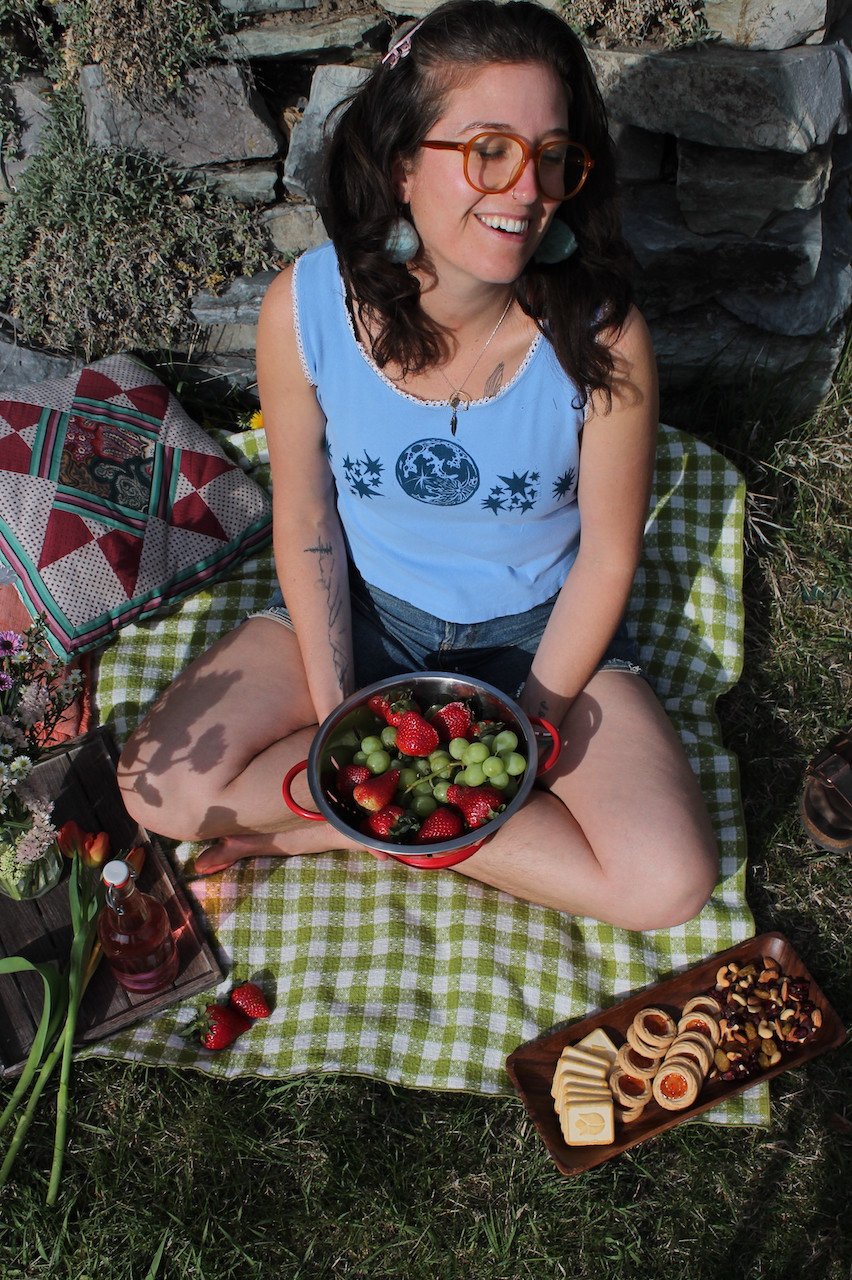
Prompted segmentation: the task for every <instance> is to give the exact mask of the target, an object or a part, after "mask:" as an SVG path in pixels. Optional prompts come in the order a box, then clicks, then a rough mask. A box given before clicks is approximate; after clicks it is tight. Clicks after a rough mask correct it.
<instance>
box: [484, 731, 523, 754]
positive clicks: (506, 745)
mask: <svg viewBox="0 0 852 1280" xmlns="http://www.w3.org/2000/svg"><path fill="white" fill-rule="evenodd" d="M517 745H518V735H517V734H516V733H513V732H512V730H511V729H501V730H500V732H499V733H498V734H497V736H496V738H495V739H494V741H493V742H492V743H491V750H492V751H493V752H495V754H496V755H499V754H500V752H501V751H514V750H516V748H517Z"/></svg>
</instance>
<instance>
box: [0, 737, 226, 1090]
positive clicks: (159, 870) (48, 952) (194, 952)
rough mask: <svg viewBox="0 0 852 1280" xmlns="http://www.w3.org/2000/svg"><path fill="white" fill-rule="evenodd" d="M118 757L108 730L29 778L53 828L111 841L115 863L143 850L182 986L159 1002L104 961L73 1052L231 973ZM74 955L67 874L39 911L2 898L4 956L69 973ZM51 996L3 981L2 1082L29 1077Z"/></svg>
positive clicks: (147, 885)
mask: <svg viewBox="0 0 852 1280" xmlns="http://www.w3.org/2000/svg"><path fill="white" fill-rule="evenodd" d="M117 758H118V751H117V749H116V746H115V743H114V742H113V740H112V738H111V736H110V734H109V733H108V732H107V731H106V730H105V729H95V730H93V731H92V732H91V733H88V734H86V735H85V736H84V737H82V738H75V739H74V740H73V741H71V742H68V743H66V744H65V745H64V746H63V747H61V748H59V749H57V750H56V751H54V752H52V753H51V754H50V755H49V756H47V757H46V758H45V759H44V760H43V761H41V762H40V763H39V764H38V765H37V766H36V767H35V769H34V770H33V772H32V774H31V779H32V782H33V784H34V786H35V788H36V789H37V790H38V791H39V792H40V793H41V794H42V795H43V796H44V797H45V798H46V799H49V800H51V801H52V802H53V822H54V825H55V826H57V827H60V826H61V825H62V823H63V822H66V821H68V819H70V818H73V819H74V820H75V821H76V822H78V823H79V824H80V826H81V827H82V828H83V830H84V831H94V832H97V831H106V832H107V833H108V835H109V837H110V842H111V848H112V852H113V854H114V855H115V856H116V857H118V856H120V854H121V853H122V852H125V851H128V850H130V849H132V848H133V847H134V846H136V845H139V844H141V845H144V847H145V850H146V857H145V865H144V867H143V869H142V874H141V876H140V877H139V887H140V888H141V889H143V890H144V891H145V892H146V893H150V894H151V896H152V897H155V898H159V900H160V901H161V902H162V903H163V905H164V906H165V908H166V910H167V911H168V913H169V919H170V921H171V924H172V929H173V931H174V934H175V940H176V942H177V946H178V954H179V956H180V967H179V969H178V973H177V977H176V978H175V980H174V983H173V984H172V985H171V986H170V987H168V988H167V989H166V990H165V991H160V992H157V993H155V994H153V995H142V994H136V993H133V992H130V991H125V989H124V988H123V987H122V986H120V985H119V984H118V983H117V982H116V980H115V978H114V977H113V975H112V971H111V969H110V968H109V965H108V964H107V963H106V961H102V962H101V964H100V965H99V966H98V969H97V972H96V973H95V976H94V977H93V979H92V981H91V983H90V984H89V987H88V990H87V991H86V994H85V996H84V998H83V1003H82V1005H81V1007H80V1015H79V1020H78V1024H77V1036H76V1039H75V1043H78V1044H85V1043H88V1042H90V1041H93V1040H100V1039H102V1038H103V1037H104V1036H107V1035H109V1034H110V1033H111V1032H113V1031H118V1030H120V1029H121V1028H122V1027H127V1026H129V1025H130V1024H131V1023H133V1022H137V1021H138V1020H139V1019H140V1018H144V1017H145V1016H146V1015H148V1014H151V1013H155V1012H156V1011H157V1010H158V1009H163V1008H165V1007H166V1006H167V1005H170V1004H175V1003H176V1002H177V1001H179V1000H183V999H186V998H187V997H189V996H193V995H196V994H197V993H198V992H200V991H206V990H207V989H208V988H211V987H213V986H215V985H216V984H217V983H218V982H220V981H221V979H222V977H223V970H222V967H221V965H220V964H219V961H218V960H217V958H216V956H215V955H214V953H213V950H212V948H211V946H210V944H209V943H208V941H207V939H206V937H205V936H204V933H203V931H202V928H201V925H200V922H199V921H198V919H197V918H196V916H195V914H194V911H193V908H192V905H191V903H190V900H189V898H188V897H187V894H186V892H185V891H184V889H183V887H182V885H181V884H180V883H179V881H178V879H177V876H176V874H175V872H174V870H173V868H172V866H171V863H170V862H169V860H168V858H167V857H166V855H165V853H164V852H163V850H162V848H161V847H160V845H159V844H158V843H157V841H156V839H154V838H153V837H151V836H149V835H148V833H147V832H146V831H145V830H144V829H143V828H142V827H140V826H138V825H137V824H136V823H135V822H134V821H133V819H132V818H131V817H130V815H129V814H128V812H127V810H126V809H125V807H124V804H123V802H122V799H121V793H120V792H119V789H118V782H117V780H116V776H115V761H116V759H117ZM70 946H71V919H70V908H69V904H68V870H67V869H66V870H65V871H64V872H63V876H62V879H61V880H60V882H59V884H58V885H57V886H56V888H55V889H51V890H50V892H49V893H46V894H44V896H43V897H41V898H37V899H36V900H35V901H33V902H14V901H12V900H11V899H9V898H6V897H3V896H2V895H0V956H25V957H26V959H27V960H31V961H32V962H33V963H35V964H41V963H43V962H45V961H50V960H54V961H56V962H57V963H58V964H59V965H61V966H64V965H65V964H66V963H67V959H68V953H69V949H70ZM42 996H43V987H42V981H41V978H39V976H38V975H37V974H28V973H21V974H5V975H2V976H0V1075H16V1074H18V1073H19V1072H20V1070H21V1069H22V1067H23V1065H24V1062H25V1061H26V1058H27V1054H28V1053H29V1050H30V1046H31V1044H32V1041H33V1037H34V1035H35V1028H36V1026H37V1023H38V1019H39V1016H40V1014H41V1006H42Z"/></svg>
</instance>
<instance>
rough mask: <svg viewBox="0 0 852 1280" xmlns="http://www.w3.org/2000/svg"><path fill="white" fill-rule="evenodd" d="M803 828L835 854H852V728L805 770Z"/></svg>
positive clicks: (800, 806) (802, 805)
mask: <svg viewBox="0 0 852 1280" xmlns="http://www.w3.org/2000/svg"><path fill="white" fill-rule="evenodd" d="M799 812H800V814H801V818H802V826H803V827H804V828H805V831H806V832H807V834H808V835H809V836H810V838H811V840H813V841H814V843H815V844H818V845H819V846H820V848H821V849H829V850H830V851H831V852H832V853H846V852H849V851H850V850H852V726H850V728H848V729H845V730H844V731H843V733H839V734H838V735H837V737H836V738H832V740H831V742H829V744H828V746H827V747H823V749H822V751H820V752H819V754H818V755H816V756H814V758H813V760H811V762H810V764H809V765H808V766H807V768H806V769H805V786H804V790H803V791H802V798H801V801H800V804H799Z"/></svg>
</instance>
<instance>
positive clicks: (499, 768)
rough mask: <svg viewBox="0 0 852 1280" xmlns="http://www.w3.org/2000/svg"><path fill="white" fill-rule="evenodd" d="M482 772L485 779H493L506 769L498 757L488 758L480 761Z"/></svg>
mask: <svg viewBox="0 0 852 1280" xmlns="http://www.w3.org/2000/svg"><path fill="white" fill-rule="evenodd" d="M482 772H483V773H484V774H485V776H486V778H493V777H495V775H496V774H498V773H505V772H506V768H505V765H504V764H503V761H502V760H501V759H500V757H499V756H488V757H487V759H485V760H483V761H482Z"/></svg>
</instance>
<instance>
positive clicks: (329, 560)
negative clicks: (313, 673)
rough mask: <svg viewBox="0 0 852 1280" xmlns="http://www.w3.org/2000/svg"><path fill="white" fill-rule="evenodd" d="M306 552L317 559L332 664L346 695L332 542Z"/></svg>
mask: <svg viewBox="0 0 852 1280" xmlns="http://www.w3.org/2000/svg"><path fill="white" fill-rule="evenodd" d="M305 551H306V553H307V554H309V555H315V556H316V557H317V573H318V577H317V581H318V582H319V585H320V587H321V589H322V591H323V592H324V593H325V598H326V606H327V609H328V639H329V644H330V646H331V657H332V662H333V663H334V670H335V674H336V675H337V680H338V683H339V685H340V688H341V691H342V692H343V693H344V694H345V693H346V692H347V691H348V681H349V662H348V660H347V657H346V646H345V644H344V643H343V635H342V634H341V614H342V611H343V599H342V597H341V592H340V586H339V584H338V582H337V581H336V577H335V573H334V549H333V547H332V545H331V543H330V542H318V543H317V544H316V546H314V547H305Z"/></svg>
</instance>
